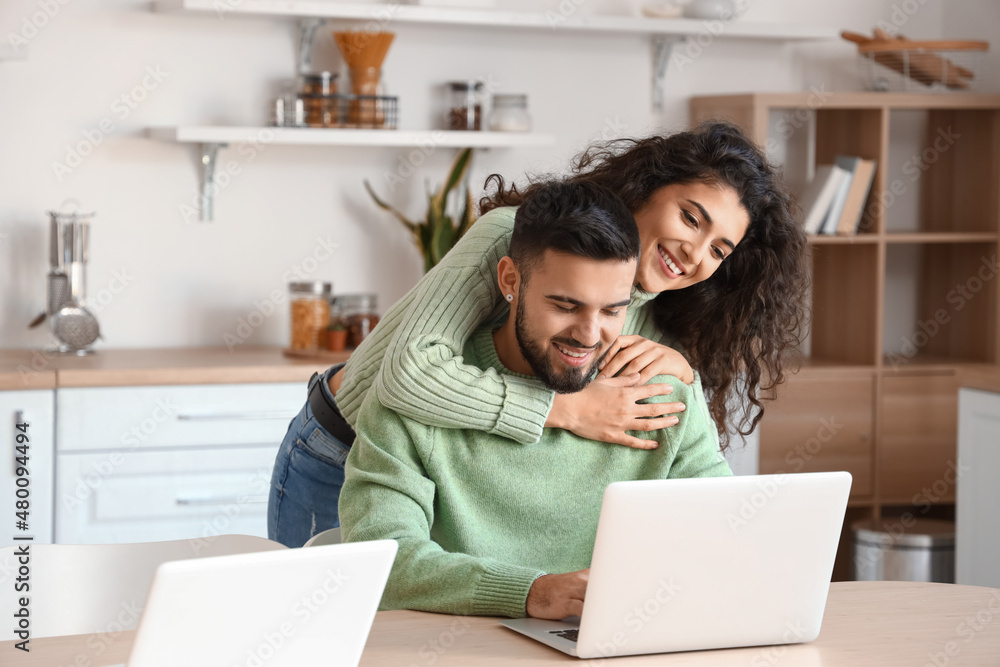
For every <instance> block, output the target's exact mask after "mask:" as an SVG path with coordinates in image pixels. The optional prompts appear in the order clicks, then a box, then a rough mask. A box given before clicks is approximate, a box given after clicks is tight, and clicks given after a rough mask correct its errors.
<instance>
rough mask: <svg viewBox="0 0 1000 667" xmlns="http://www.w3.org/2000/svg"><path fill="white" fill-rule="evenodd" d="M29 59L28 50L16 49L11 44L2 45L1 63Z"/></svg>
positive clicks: (0, 47) (0, 48)
mask: <svg viewBox="0 0 1000 667" xmlns="http://www.w3.org/2000/svg"><path fill="white" fill-rule="evenodd" d="M27 57H28V49H27V48H22V49H15V48H14V47H13V46H11V45H10V44H0V61H3V60H25V59H27Z"/></svg>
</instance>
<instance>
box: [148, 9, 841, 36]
mask: <svg viewBox="0 0 1000 667" xmlns="http://www.w3.org/2000/svg"><path fill="white" fill-rule="evenodd" d="M155 6H156V9H157V11H161V12H172V11H184V12H196V13H210V14H213V15H216V16H226V15H229V14H244V15H258V16H272V17H290V18H305V17H315V18H329V19H344V20H357V21H376V22H378V24H379V25H380V27H383V28H385V27H390V26H391V25H392V24H393V23H395V22H399V23H424V24H434V25H455V26H484V27H488V28H522V29H534V30H539V29H541V30H575V31H583V32H598V33H600V32H604V33H631V34H641V35H679V36H690V35H700V34H702V33H710V29H709V24H710V22H708V21H702V20H698V19H652V18H645V17H636V16H566V17H564V16H561V15H560V14H558V13H553V12H550V13H545V14H543V13H542V12H508V11H498V10H491V9H453V8H448V7H424V6H416V5H399V4H383V3H378V4H371V3H369V4H365V3H350V2H331V1H330V0H156V5H155ZM710 34H714V33H710ZM718 36H720V37H723V38H739V39H766V40H779V41H797V40H818V39H837V38H838V32H837V31H836V30H834V29H832V28H827V27H823V26H808V25H792V24H784V23H748V22H741V21H739V20H736V21H733V22H732V23H728V24H725V25H724V27H723V28H722V30H721V31H720V34H719V35H718Z"/></svg>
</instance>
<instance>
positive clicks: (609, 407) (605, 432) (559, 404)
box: [545, 373, 685, 449]
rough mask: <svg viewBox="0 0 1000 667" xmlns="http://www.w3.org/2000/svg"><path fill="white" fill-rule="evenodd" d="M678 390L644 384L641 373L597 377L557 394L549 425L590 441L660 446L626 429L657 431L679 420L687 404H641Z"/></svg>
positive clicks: (641, 446)
mask: <svg viewBox="0 0 1000 667" xmlns="http://www.w3.org/2000/svg"><path fill="white" fill-rule="evenodd" d="M673 390H674V388H673V387H671V386H670V385H669V384H644V383H642V382H640V376H639V373H632V374H630V375H623V376H619V377H616V378H602V379H600V380H594V381H593V382H591V383H590V384H589V385H587V387H586V388H585V389H583V390H582V391H578V392H576V393H573V394H556V397H555V400H553V402H552V410H551V411H550V412H549V417H548V419H547V420H546V422H545V425H546V426H550V427H553V428H562V429H566V430H567V431H572V432H573V433H575V434H576V435H578V436H580V437H582V438H587V439H589V440H597V441H599V442H608V443H612V444H618V445H624V446H626V447H634V448H636V449H656V447H657V446H658V442H657V441H656V440H645V439H643V438H637V437H635V436H633V435H629V434H628V433H626V431H655V430H659V429H662V428H668V427H670V426H673V425H675V424H676V423H677V422H678V419H677V417H675V416H673V415H674V413H678V412H683V411H684V409H685V406H684V404H683V403H639V402H638V401H641V400H644V399H647V398H651V397H653V396H665V395H667V394H669V393H671V392H672V391H673Z"/></svg>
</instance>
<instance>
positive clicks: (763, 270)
mask: <svg viewBox="0 0 1000 667" xmlns="http://www.w3.org/2000/svg"><path fill="white" fill-rule="evenodd" d="M568 180H570V181H590V182H594V183H598V184H600V185H603V186H605V187H606V188H608V189H610V190H611V191H612V192H615V193H617V194H618V196H619V197H621V199H622V200H623V201H624V202H625V204H626V205H627V206H628V208H629V209H630V210H631V211H632V212H633V213H637V212H638V211H640V210H641V209H642V208H643V207H644V206H645V205H646V204H647V203H648V202H649V201H650V198H651V197H652V196H653V193H654V192H656V191H657V190H659V189H660V188H662V187H664V186H667V185H673V184H676V183H705V184H708V185H713V186H718V187H729V188H732V189H733V190H734V191H735V192H736V193H737V194H738V195H739V199H740V203H741V204H742V205H743V207H744V208H745V209H746V211H747V213H748V214H749V218H750V224H749V227H748V228H747V232H746V234H745V235H744V237H743V240H742V241H740V243H739V245H737V247H736V250H735V251H734V252H733V253H731V254H730V256H729V257H728V258H726V261H724V262H722V264H721V265H720V266H719V268H718V270H717V271H716V272H715V273H714V274H713V275H712V277H711V278H709V279H708V280H705V281H703V282H700V283H697V284H695V285H692V286H691V287H686V288H684V289H679V290H671V291H667V292H661V293H660V294H659V295H658V296H657V297H656V299H655V300H654V302H653V312H654V321H655V322H656V325H657V327H658V328H659V329H660V330H661V331H662V332H663V333H665V334H666V335H667V336H669V337H670V338H672V339H673V340H674V341H675V342H676V344H677V345H678V346H679V347H680V348H681V349H682V350H683V351H684V352H685V353H686V354H687V356H688V358H689V360H690V362H691V365H692V366H694V367H695V368H696V369H697V370H698V372H699V373H700V374H701V378H702V383H703V386H704V388H705V391H706V394H707V398H708V405H709V411H710V412H711V414H712V418H713V419H714V420H715V423H716V425H717V427H718V429H719V435H720V439H721V441H722V445H723V449H725V448H726V447H727V446H728V444H729V435H730V433H729V431H728V428H729V427H730V426H731V427H733V428H735V430H736V432H737V433H739V434H740V435H742V436H746V435H749V434H750V432H751V431H753V429H754V428H755V427H756V425H757V423H758V422H759V421H760V419H761V417H762V416H763V414H764V406H763V404H762V400H763V399H767V398H772V397H773V391H774V389H775V387H777V385H779V384H781V383H782V382H784V380H785V367H786V365H787V363H788V361H789V353H790V352H792V351H793V350H794V349H795V348H797V347H798V345H799V343H800V342H801V339H802V335H803V332H804V330H805V325H806V322H807V317H808V316H807V310H806V294H807V285H808V270H807V262H808V258H807V256H806V247H807V246H806V237H805V233H804V232H803V230H802V227H801V226H800V225H799V224H797V222H796V213H797V211H796V210H795V208H794V204H793V202H792V200H791V198H790V197H789V194H788V191H787V190H786V188H785V186H784V184H783V183H782V180H781V177H780V174H779V173H778V170H777V169H776V168H775V167H774V166H772V165H771V164H770V163H769V162H768V160H767V157H766V156H765V154H764V152H763V151H762V150H761V149H760V148H759V147H758V146H757V145H756V144H754V142H753V141H751V140H750V139H749V138H748V137H747V136H746V134H745V133H744V132H743V130H741V129H740V128H739V127H737V126H736V125H733V124H731V123H726V122H718V121H712V122H707V123H703V124H701V125H699V126H698V127H696V128H695V129H693V130H690V131H687V132H678V133H675V134H671V135H668V136H651V137H646V138H641V139H628V138H626V139H615V140H612V141H609V142H606V143H602V144H598V145H595V146H591V147H590V148H588V149H587V150H586V151H584V152H583V153H582V154H580V155H579V156H577V158H576V159H575V161H574V163H573V165H572V173H571V175H570V176H569V177H568ZM542 182H543V181H542V180H541V179H539V180H535V181H534V182H531V183H529V184H528V185H527V186H526V187H525V188H523V189H521V190H519V189H518V188H517V187H516V186H514V185H513V184H511V185H510V186H509V187H508V186H506V185H505V183H504V179H503V177H501V176H500V175H499V174H493V175H491V176H490V177H489V178H487V179H486V187H487V188H489V187H490V186H491V185H492V186H494V187H495V191H494V192H493V193H492V194H487V195H486V196H484V197H483V198H482V199H481V200H480V202H479V206H480V210H481V212H483V213H485V212H486V211H489V210H491V209H493V208H497V207H499V206H517V205H519V204H520V203H521V201H522V200H523V198H524V197H525V196H526V195H528V194H529V193H531V192H532V191H533V190H534V189H536V188H538V187H540V184H541V183H542ZM744 397H745V400H742V399H743V398H744ZM731 411H732V413H733V414H730V413H731Z"/></svg>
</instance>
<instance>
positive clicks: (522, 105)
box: [490, 95, 531, 132]
mask: <svg viewBox="0 0 1000 667" xmlns="http://www.w3.org/2000/svg"><path fill="white" fill-rule="evenodd" d="M490 130H492V131H493V132H530V131H531V116H530V115H528V96H527V95H494V96H493V110H492V112H491V113H490Z"/></svg>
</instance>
